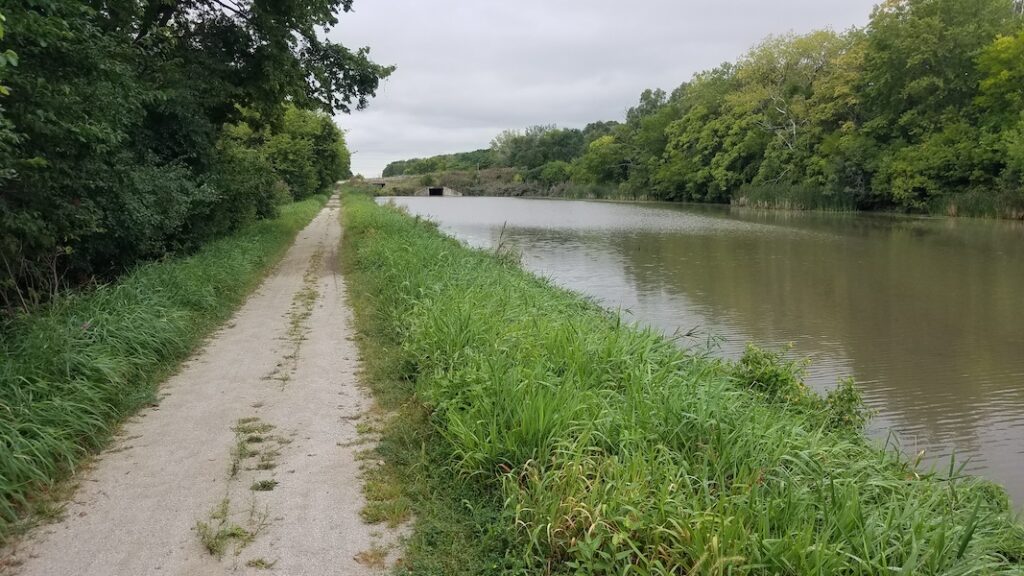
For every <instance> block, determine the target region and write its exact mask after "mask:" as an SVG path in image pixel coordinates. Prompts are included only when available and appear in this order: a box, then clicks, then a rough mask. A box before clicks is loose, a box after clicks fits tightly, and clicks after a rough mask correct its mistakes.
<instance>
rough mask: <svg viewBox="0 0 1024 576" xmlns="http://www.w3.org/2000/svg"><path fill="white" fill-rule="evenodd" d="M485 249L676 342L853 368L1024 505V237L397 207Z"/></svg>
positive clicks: (828, 378) (422, 203)
mask: <svg viewBox="0 0 1024 576" xmlns="http://www.w3.org/2000/svg"><path fill="white" fill-rule="evenodd" d="M396 201H397V202H399V203H401V204H402V205H404V206H406V207H407V208H409V209H410V210H411V211H413V212H414V213H418V214H421V215H424V216H428V217H431V218H433V219H435V220H437V221H438V222H440V223H441V226H442V228H443V229H444V230H446V231H448V232H449V233H452V234H454V235H456V236H457V237H459V238H461V239H463V240H465V241H467V242H469V243H470V244H473V245H476V246H482V247H491V246H494V245H496V244H497V243H498V241H499V240H501V241H503V242H505V243H506V244H512V245H514V246H516V247H518V248H519V249H520V250H521V251H522V252H523V255H524V264H525V265H526V266H527V267H528V268H530V269H531V270H534V271H536V272H538V273H540V274H542V275H546V276H549V277H551V278H552V279H553V280H555V281H556V282H558V283H559V284H562V285H564V286H567V287H570V288H572V289H575V290H577V291H580V292H583V293H585V294H588V295H590V296H593V297H595V298H597V299H598V300H599V301H601V302H602V303H603V304H605V305H606V306H609V307H613V308H621V309H623V310H624V311H627V313H629V314H631V315H632V316H633V317H635V318H636V319H637V320H638V321H640V322H643V323H647V324H651V325H654V326H657V327H658V328H660V329H662V330H665V331H666V332H669V333H672V332H676V331H683V332H685V331H688V330H690V329H692V328H695V327H699V328H701V329H702V330H703V331H704V333H710V334H713V335H715V336H717V337H720V338H721V339H722V340H721V352H722V353H723V354H725V355H728V356H736V355H738V354H739V353H740V352H741V351H742V349H743V346H744V345H745V343H746V342H748V341H752V342H755V343H758V344H761V345H768V346H776V347H778V346H783V345H785V344H787V343H790V342H792V343H793V344H794V345H795V348H794V351H795V353H797V354H799V355H802V356H810V357H811V358H813V360H814V364H813V365H812V368H811V371H810V374H809V382H810V384H811V385H813V386H815V387H817V388H820V389H824V388H827V387H829V386H831V385H833V384H834V383H835V382H836V380H837V378H839V377H841V376H846V375H853V376H854V377H855V378H856V379H857V381H858V382H859V383H861V386H862V387H863V389H864V391H865V394H866V397H867V400H868V402H869V404H870V405H871V406H872V407H873V408H874V409H876V410H877V411H878V416H877V417H876V418H875V421H874V423H873V433H875V434H877V435H885V434H886V433H887V431H888V430H892V431H893V432H894V433H895V434H896V435H897V436H898V438H899V439H900V441H901V442H902V444H903V446H904V448H905V449H906V450H907V451H908V452H917V451H918V450H921V449H926V450H927V451H928V454H929V455H930V457H931V458H932V459H933V460H941V461H947V460H948V456H949V455H950V454H952V453H953V452H954V451H955V452H956V454H957V455H958V456H957V457H958V460H963V459H967V458H970V463H969V464H968V466H967V469H968V470H969V471H972V472H977V473H982V474H984V475H986V476H988V477H990V478H992V479H994V480H996V481H999V482H1001V483H1002V484H1004V485H1005V486H1006V487H1007V488H1008V489H1009V491H1010V492H1011V494H1012V496H1013V498H1014V500H1015V501H1016V502H1018V503H1021V502H1024V307H1022V304H1024V293H1022V289H1024V226H1022V225H1021V224H1020V223H1012V222H989V221H971V220H949V219H911V218H893V217H886V216H870V215H827V214H800V213H792V212H756V211H745V210H734V209H729V208H725V207H709V206H666V205H647V204H645V205H633V204H611V203H596V202H573V201H549V200H522V199H504V198H502V199H499V198H455V199H440V200H439V199H428V198H403V199H397V200H396Z"/></svg>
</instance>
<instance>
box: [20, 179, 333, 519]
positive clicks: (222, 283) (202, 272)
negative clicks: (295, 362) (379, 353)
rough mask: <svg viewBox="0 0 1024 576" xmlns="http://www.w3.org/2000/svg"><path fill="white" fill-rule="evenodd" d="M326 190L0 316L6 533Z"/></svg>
mask: <svg viewBox="0 0 1024 576" xmlns="http://www.w3.org/2000/svg"><path fill="white" fill-rule="evenodd" d="M324 200H325V199H324V198H323V197H316V198H312V199H309V200H306V201H303V202H297V203H293V204H290V205H287V206H284V207H282V209H281V214H280V216H279V217H277V218H275V219H270V220H260V221H257V222H255V223H253V224H251V225H248V226H246V227H245V228H243V229H241V230H240V231H238V232H236V233H234V234H232V235H230V236H228V237H224V238H222V239H219V240H215V241H213V242H211V243H209V244H208V245H206V246H204V247H203V248H202V249H200V250H199V251H198V252H196V253H195V254H193V255H191V256H187V257H181V258H174V259H170V260H167V261H163V262H157V263H152V264H147V265H143V266H140V267H138V268H137V269H135V270H134V271H132V272H130V273H128V274H126V275H125V276H123V277H121V278H120V279H119V280H117V281H116V282H114V283H112V284H109V285H105V286H99V287H96V288H94V289H91V290H83V291H79V292H75V293H71V294H67V295H65V296H62V297H60V298H59V299H57V300H55V301H54V302H52V303H50V304H49V305H47V306H45V307H43V308H41V309H37V310H35V311H33V312H31V313H29V314H23V315H20V316H17V317H14V318H9V319H7V320H6V321H5V322H4V323H3V324H2V325H0V539H2V538H3V537H6V536H9V535H10V534H11V533H12V531H14V530H15V529H16V528H17V527H18V526H20V525H21V524H22V523H21V520H22V519H24V517H25V516H26V514H28V513H30V512H32V511H33V510H34V509H36V508H37V507H38V505H40V504H45V503H46V502H47V493H48V492H49V491H50V490H52V489H53V488H54V486H55V485H57V484H58V483H59V482H60V481H61V480H62V479H64V478H66V477H67V476H68V475H69V474H71V473H72V472H74V470H75V469H76V467H77V466H78V465H79V463H80V462H81V461H82V459H83V458H85V457H86V456H88V455H89V454H90V453H91V452H93V451H95V450H97V449H99V448H101V447H102V446H104V444H105V443H106V442H107V441H108V439H109V438H110V436H111V434H112V432H113V431H114V430H115V429H116V427H117V426H118V424H119V423H120V422H121V421H122V420H123V419H124V418H125V417H126V416H128V415H130V414H131V413H132V412H133V411H135V410H136V409H138V408H139V407H140V406H143V405H145V404H146V403H149V402H152V401H153V400H154V399H155V391H156V386H157V384H158V383H159V382H160V380H161V379H162V378H163V377H165V376H166V375H167V374H168V373H169V372H170V371H171V370H173V369H174V368H175V367H176V366H177V364H178V363H179V362H180V361H181V360H183V359H184V358H185V357H186V356H187V355H188V354H189V353H190V352H191V351H192V350H193V349H194V348H195V347H196V346H197V345H198V344H199V342H200V341H201V339H202V338H203V337H204V336H205V335H206V334H208V333H209V332H210V331H211V330H212V329H213V328H215V327H216V326H218V325H219V324H220V323H222V322H223V321H225V320H226V319H227V318H228V317H229V316H230V314H231V313H232V312H233V311H234V310H235V308H236V307H237V306H238V305H239V304H240V303H241V302H242V301H243V300H244V298H245V297H246V295H247V294H248V293H249V292H250V291H251V290H252V289H253V288H254V287H255V286H256V284H257V283H258V281H259V280H260V279H261V278H262V277H263V275H264V273H265V272H267V271H268V270H269V269H270V267H271V266H273V265H274V264H275V263H276V262H277V261H278V260H279V259H280V257H281V256H282V255H283V254H284V252H285V250H286V249H287V248H288V246H289V245H290V244H291V242H292V240H293V239H294V237H295V235H296V234H297V233H298V232H299V230H301V229H302V228H303V227H304V226H305V225H306V224H307V223H308V222H309V221H310V220H311V219H312V218H313V216H314V215H315V214H316V213H317V212H318V211H319V210H320V207H321V206H322V205H323V202H324Z"/></svg>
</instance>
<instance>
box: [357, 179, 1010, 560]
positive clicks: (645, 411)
mask: <svg viewBox="0 0 1024 576" xmlns="http://www.w3.org/2000/svg"><path fill="white" fill-rule="evenodd" d="M345 227H346V250H347V251H349V254H348V256H347V257H348V258H349V259H350V260H351V263H350V266H349V269H350V274H351V278H350V282H351V283H352V286H353V287H354V288H353V289H354V290H355V291H357V294H356V295H355V296H356V300H357V301H361V302H365V305H366V306H367V307H368V308H369V311H368V312H367V311H365V310H364V311H362V312H359V311H357V312H358V313H359V314H362V315H364V316H365V317H367V318H369V319H370V325H372V326H373V327H374V331H375V333H376V334H377V335H378V337H380V335H386V336H385V337H384V338H385V339H386V340H387V346H388V347H389V348H390V349H392V350H394V352H393V353H392V354H390V356H389V357H390V358H391V359H390V360H388V361H389V362H390V363H391V368H390V369H391V370H392V371H393V372H394V379H393V381H394V382H395V383H396V384H395V386H396V387H398V388H399V389H401V390H403V391H404V392H402V393H404V394H406V398H405V400H404V401H402V402H401V404H404V405H405V406H410V405H412V406H416V407H417V410H418V411H419V412H421V413H424V414H426V416H425V417H424V420H425V422H427V423H428V427H429V430H425V431H422V432H421V433H419V434H417V438H418V441H419V442H420V443H419V444H417V443H415V442H414V443H407V445H409V446H411V448H410V450H420V451H421V452H423V453H429V454H433V455H435V456H434V458H435V459H434V460H433V461H432V465H431V466H432V471H431V474H432V475H434V476H435V477H437V476H439V477H441V478H447V480H446V481H447V482H448V483H450V484H451V485H452V486H465V485H467V483H468V484H469V485H472V486H476V487H481V488H480V490H478V491H477V492H476V493H477V494H483V496H479V497H477V498H476V499H474V498H473V497H470V496H467V497H465V498H464V499H463V501H462V503H461V504H460V505H459V507H460V508H463V507H464V508H465V509H467V510H472V511H474V514H480V509H481V508H482V507H484V508H486V507H491V508H492V509H493V510H492V512H493V514H492V515H485V517H487V518H489V519H491V520H489V521H491V522H497V526H498V527H497V528H495V526H493V525H491V526H481V527H479V533H481V534H485V533H486V534H491V535H492V536H493V531H494V530H499V531H501V533H502V536H501V539H499V540H498V541H501V542H505V543H506V546H507V547H506V550H505V560H506V563H505V564H503V566H505V567H506V568H504V570H505V571H516V572H525V573H550V574H638V575H640V574H666V575H667V574H766V575H767V574H792V575H807V574H820V575H826V574H829V575H831V574H848V575H854V574H857V575H860V574H864V575H867V574H965V575H966V574H1021V573H1022V571H1024V565H1022V561H1024V527H1022V525H1021V524H1020V523H1019V521H1018V520H1017V519H1016V518H1015V517H1014V515H1013V513H1012V510H1011V507H1010V504H1009V502H1008V498H1007V496H1006V494H1005V492H1004V491H1003V490H1002V489H1001V488H999V487H998V486H996V485H994V484H992V483H990V482H987V481H985V480H982V479H979V478H974V477H969V476H964V475H962V474H960V473H959V471H958V470H957V469H955V468H952V469H951V470H948V471H944V472H940V471H923V470H919V469H918V468H917V467H916V466H915V465H914V463H913V462H911V461H909V460H908V459H907V458H905V457H904V456H902V455H901V454H900V453H899V452H898V451H896V450H891V449H889V450H887V449H885V448H884V447H880V446H877V445H875V444H874V443H872V442H870V441H868V440H866V439H865V438H864V436H863V435H862V433H861V428H862V427H863V423H864V417H865V413H864V411H863V406H862V405H861V403H860V402H859V397H858V395H857V393H856V390H855V388H853V387H852V385H851V384H850V383H849V382H844V383H843V384H842V385H841V386H840V387H839V388H838V389H837V391H836V392H835V393H833V394H832V395H829V397H820V396H818V395H816V394H815V393H813V392H811V391H810V390H808V389H807V388H806V387H805V386H804V385H803V383H802V382H801V375H802V366H801V365H798V364H793V363H787V362H786V361H785V360H784V359H783V358H782V357H781V356H780V355H778V354H775V353H771V352H765V351H763V350H759V349H757V348H751V349H750V350H748V353H747V354H746V355H745V356H744V358H743V359H742V360H740V361H738V362H729V361H724V360H720V359H716V358H713V357H711V356H709V355H708V354H706V353H702V352H697V351H692V350H686V349H683V348H681V347H680V346H678V345H677V344H676V343H675V342H673V341H671V340H669V339H667V338H665V337H664V336H663V335H661V334H660V333H657V332H655V331H653V330H650V329H646V328H642V327H638V326H633V325H629V324H626V323H624V322H623V321H622V319H621V318H620V317H619V316H618V315H616V314H613V313H611V312H608V311H605V310H603V309H601V308H598V307H596V306H595V305H593V304H592V303H590V302H588V301H587V300H585V299H584V298H581V297H580V296H578V295H576V294H573V293H570V292H568V291H565V290H562V289H560V288H558V287H556V286H554V285H552V284H551V283H550V282H548V281H546V280H544V279H541V278H538V277H536V276H534V275H531V274H529V273H526V272H524V271H523V270H522V269H521V268H520V267H519V266H518V264H517V263H516V262H515V261H514V259H511V258H508V257H496V256H495V254H494V253H492V252H485V251H478V250H472V249H469V248H466V247H464V246H463V245H460V244H459V243H458V242H456V241H455V240H453V239H451V238H448V237H446V236H444V235H442V234H441V233H439V232H438V230H437V229H436V227H435V226H434V225H433V224H431V223H430V222H426V221H423V220H420V219H417V218H413V217H410V216H408V215H406V214H403V213H401V212H400V211H399V210H397V209H395V208H390V207H382V206H378V205H376V204H374V203H373V202H372V201H371V200H370V199H368V198H366V197H364V196H361V195H357V194H349V195H348V196H346V198H345ZM364 351H365V353H367V354H369V355H370V356H371V359H370V360H371V362H372V361H373V354H374V352H373V350H372V349H366V348H364ZM382 392H383V393H388V392H387V391H382ZM390 393H392V394H394V393H395V392H394V391H391V392H390ZM399 429H401V428H399ZM406 432H407V430H406ZM385 445H388V434H387V433H385ZM391 456H394V453H392V454H391ZM408 456H409V455H408V454H406V457H408ZM411 460H416V458H411ZM434 466H436V467H438V468H439V469H440V472H438V471H437V470H436V469H434V468H433V467H434ZM444 481H445V480H442V482H444ZM453 490H454V489H453ZM453 490H445V489H444V487H443V486H442V487H438V486H435V487H434V488H433V489H432V490H420V491H419V492H418V495H419V498H421V499H427V500H437V499H439V498H446V497H448V496H447V494H446V493H449V492H452V491H453ZM469 493H471V494H472V493H473V492H472V491H470V492H469ZM430 509H431V508H430V503H429V502H427V503H421V505H420V510H426V511H427V512H425V515H426V517H425V518H421V522H424V523H425V525H427V526H435V527H436V522H434V520H436V518H435V517H434V516H431V513H430V512H429V510H430ZM435 509H436V505H435ZM447 513H449V514H450V513H451V511H448V512H447ZM495 519H496V520H495ZM430 541H431V539H430V537H429V536H421V538H420V540H419V542H421V544H422V543H424V542H427V543H429V542H430ZM489 541H490V542H491V543H493V542H494V541H495V539H494V538H493V537H492V538H491V540H489ZM427 548H429V546H427ZM426 553H429V552H426ZM426 553H425V552H423V548H422V546H421V548H420V552H419V554H420V555H421V556H422V555H423V554H426ZM437 553H441V554H443V553H444V552H443V551H438V552H437ZM413 560H415V558H414V559H413ZM427 564H428V565H429V563H427ZM409 566H416V562H415V561H413V562H411V563H410V564H409ZM508 566H513V567H514V568H508ZM410 569H412V568H410ZM494 571H496V570H495V569H494V566H493V565H491V566H490V568H488V567H486V566H480V567H479V572H494ZM472 572H473V571H472V570H469V569H466V568H465V567H463V573H472ZM413 573H416V572H415V570H413Z"/></svg>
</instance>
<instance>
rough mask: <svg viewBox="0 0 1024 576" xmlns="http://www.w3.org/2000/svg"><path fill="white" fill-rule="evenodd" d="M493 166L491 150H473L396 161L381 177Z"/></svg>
mask: <svg viewBox="0 0 1024 576" xmlns="http://www.w3.org/2000/svg"><path fill="white" fill-rule="evenodd" d="M494 166H495V158H494V154H493V153H492V152H491V150H488V149H484V150H475V151H473V152H460V153H458V154H445V155H441V156H432V157H430V158H413V159H411V160H398V161H396V162H392V163H390V164H388V165H387V166H386V167H385V168H384V173H383V176H384V177H385V178H388V177H391V176H406V175H408V176H413V175H420V174H427V173H430V172H445V171H456V170H484V169H487V168H492V167H494Z"/></svg>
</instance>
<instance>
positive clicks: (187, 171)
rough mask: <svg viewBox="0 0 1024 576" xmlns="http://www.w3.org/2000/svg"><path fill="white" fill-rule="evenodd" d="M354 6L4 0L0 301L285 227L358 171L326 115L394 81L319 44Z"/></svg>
mask: <svg viewBox="0 0 1024 576" xmlns="http://www.w3.org/2000/svg"><path fill="white" fill-rule="evenodd" d="M351 7H352V1H351V0H11V1H10V2H6V3H5V4H4V8H3V16H4V17H5V18H6V20H4V21H2V22H0V24H2V25H4V27H5V28H4V30H3V33H4V35H3V37H2V38H0V41H2V43H3V45H2V48H0V55H2V56H0V86H3V87H4V88H3V89H2V90H0V152H3V154H0V296H2V297H3V298H4V300H5V301H6V303H7V305H8V306H10V305H12V304H17V305H22V306H23V305H25V304H26V303H28V302H31V301H35V300H39V299H41V298H42V297H44V296H45V295H46V294H48V293H52V292H54V291H56V290H59V289H60V288H62V287H64V286H66V285H69V284H70V285H75V284H80V283H82V282H86V281H89V280H90V279H92V278H99V279H102V278H104V277H106V276H109V275H111V274H116V273H118V272H119V271H120V270H122V269H124V268H125V267H126V266H130V265H131V264H133V263H134V262H137V261H138V260H140V259H148V258H155V257H160V256H162V255H163V254H166V253H169V252H173V251H178V250H188V249H191V248H192V247H194V246H196V245H198V244H200V243H202V242H203V241H205V240H206V239H208V238H211V237H213V236H216V235H219V234H222V233H224V232H226V231H229V230H231V229H233V228H236V227H237V226H239V225H241V224H242V223H244V222H245V221H246V220H247V219H250V218H254V217H261V216H267V215H270V214H272V213H273V211H274V207H273V203H274V202H275V201H277V202H279V201H281V200H282V199H283V197H284V196H283V195H282V191H284V190H287V192H284V194H285V195H287V196H288V197H291V196H295V197H302V196H306V195H309V194H310V193H313V192H316V191H321V190H324V189H325V186H326V185H327V181H328V180H331V179H332V178H335V179H336V178H337V177H338V176H340V175H342V174H344V173H346V172H347V171H348V167H347V163H348V152H347V150H345V149H344V138H343V135H342V133H341V132H340V130H338V129H337V127H335V126H334V125H333V122H332V121H331V119H330V115H331V114H335V113H346V112H349V111H351V110H354V109H359V108H362V107H365V106H366V105H367V103H368V101H369V99H370V98H372V97H373V96H374V94H375V91H376V89H377V88H378V85H379V83H380V81H381V80H382V79H384V78H386V77H387V76H388V75H389V74H390V73H391V71H392V70H393V68H392V67H388V66H382V65H379V64H376V63H374V62H373V61H372V60H370V57H369V50H368V49H367V48H359V49H355V50H353V49H349V48H347V47H345V46H343V45H341V44H338V43H335V42H330V41H327V40H324V39H323V33H322V32H323V30H326V29H329V28H330V27H331V26H333V25H334V24H336V23H337V18H338V14H339V12H345V11H348V10H350V9H351ZM241 125H244V126H245V128H244V129H243V128H241ZM246 131H248V132H246ZM242 133H246V134H248V136H246V137H242V136H240V135H241V134H242ZM325 151H330V153H329V154H325ZM286 158H287V160H286ZM296 159H298V161H297V163H293V161H295V160H296ZM307 164H311V166H309V165H307ZM296 171H298V172H303V173H301V174H298V173H296ZM331 181H333V180H331ZM278 184H282V185H284V186H286V188H282V187H281V186H278ZM275 198H276V200H275ZM214 216H216V217H214Z"/></svg>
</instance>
